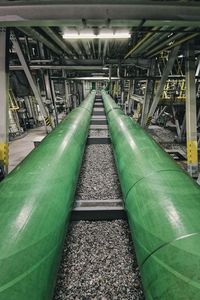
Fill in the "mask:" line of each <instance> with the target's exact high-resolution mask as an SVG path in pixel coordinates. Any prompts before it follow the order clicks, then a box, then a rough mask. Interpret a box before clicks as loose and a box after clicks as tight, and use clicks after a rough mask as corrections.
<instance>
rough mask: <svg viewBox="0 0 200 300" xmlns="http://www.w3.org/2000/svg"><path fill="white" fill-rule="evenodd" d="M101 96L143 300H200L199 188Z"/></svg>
mask: <svg viewBox="0 0 200 300" xmlns="http://www.w3.org/2000/svg"><path fill="white" fill-rule="evenodd" d="M102 96H103V101H104V106H105V110H106V113H107V119H108V125H109V131H110V136H111V140H112V146H113V151H114V156H115V162H116V166H117V170H118V174H119V178H120V182H121V187H122V192H123V198H124V204H125V209H126V211H127V215H128V220H129V224H130V229H131V233H132V237H133V240H134V243H135V249H136V254H137V259H138V264H139V267H140V271H141V276H142V282H143V286H144V292H145V296H146V299H147V300H149V299H159V300H160V299H167V300H169V299H170V300H175V299H176V300H179V299H181V300H189V299H192V300H194V299H198V300H199V299H200V273H199V270H200V187H199V186H198V185H197V184H196V182H195V181H193V179H192V178H190V177H189V176H188V174H186V173H185V172H184V171H183V170H182V169H181V168H180V167H179V166H178V165H177V164H176V163H175V162H174V161H173V160H172V159H171V158H170V156H169V155H168V154H167V153H166V152H165V151H163V150H162V149H161V147H160V146H159V145H158V144H157V143H156V142H155V141H154V140H153V139H152V138H151V137H150V136H149V135H148V134H147V133H146V132H145V131H144V130H143V129H142V128H141V127H140V126H139V125H138V124H136V123H135V122H133V120H132V119H131V118H129V117H128V116H126V115H125V114H124V113H123V112H122V111H121V110H120V109H119V107H118V108H117V107H116V103H115V102H114V101H113V99H112V98H111V97H110V96H109V95H108V94H107V93H106V92H105V91H102ZM111 107H113V109H111Z"/></svg>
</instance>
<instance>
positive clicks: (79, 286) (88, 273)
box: [54, 220, 144, 300]
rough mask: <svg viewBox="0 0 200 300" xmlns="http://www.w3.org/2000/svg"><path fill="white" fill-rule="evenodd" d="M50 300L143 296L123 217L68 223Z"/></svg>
mask: <svg viewBox="0 0 200 300" xmlns="http://www.w3.org/2000/svg"><path fill="white" fill-rule="evenodd" d="M64 249H65V250H64V252H63V257H62V263H61V267H60V270H59V275H58V279H57V286H56V291H55V296H54V300H65V299H77V300H78V299H80V300H81V299H85V300H86V299H97V300H98V299H101V300H108V299H112V300H113V299H115V300H117V299H119V300H121V299H123V300H126V299H127V300H131V299H137V300H141V299H144V296H143V292H142V287H141V283H140V277H139V271H138V267H137V262H136V258H135V253H134V250H133V245H132V242H131V238H130V233H129V229H128V225H127V222H126V221H121V220H116V221H110V222H106V221H104V222H102V221H98V222H87V221H81V222H78V223H72V224H71V226H70V229H69V238H68V241H66V242H65V247H64Z"/></svg>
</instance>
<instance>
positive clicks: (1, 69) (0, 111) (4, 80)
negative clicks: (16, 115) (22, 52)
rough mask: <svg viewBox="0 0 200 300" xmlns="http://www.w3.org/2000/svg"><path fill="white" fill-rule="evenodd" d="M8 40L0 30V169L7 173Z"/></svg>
mask: <svg viewBox="0 0 200 300" xmlns="http://www.w3.org/2000/svg"><path fill="white" fill-rule="evenodd" d="M8 38H9V34H8V31H7V29H5V28H0V164H1V166H0V168H1V170H0V171H1V173H2V171H3V170H2V168H3V169H4V172H5V173H7V172H8V109H9V107H8V102H9V98H8V97H9V96H8V57H7V56H8Z"/></svg>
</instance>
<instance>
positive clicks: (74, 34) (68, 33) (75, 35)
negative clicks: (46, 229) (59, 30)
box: [63, 29, 131, 40]
mask: <svg viewBox="0 0 200 300" xmlns="http://www.w3.org/2000/svg"><path fill="white" fill-rule="evenodd" d="M130 36H131V35H130V32H129V31H125V30H123V31H122V30H121V31H115V32H113V31H112V30H102V31H100V32H99V34H94V32H93V30H80V31H79V32H78V31H77V30H71V29H70V30H69V29H68V30H65V31H64V33H63V38H64V39H68V40H77V39H83V40H84V39H85V40H88V39H128V38H130Z"/></svg>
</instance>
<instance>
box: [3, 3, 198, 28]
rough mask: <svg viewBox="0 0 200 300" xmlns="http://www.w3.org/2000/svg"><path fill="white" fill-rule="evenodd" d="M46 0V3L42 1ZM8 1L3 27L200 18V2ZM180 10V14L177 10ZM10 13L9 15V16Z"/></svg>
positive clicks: (196, 19)
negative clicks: (84, 21)
mask: <svg viewBox="0 0 200 300" xmlns="http://www.w3.org/2000/svg"><path fill="white" fill-rule="evenodd" d="M28 2H29V3H28ZM42 2H43V3H42ZM57 2H58V3H53V2H52V1H34V5H33V4H31V3H30V1H20V3H19V4H18V3H16V1H14V2H11V1H9V2H8V1H7V2H5V3H4V4H1V5H0V24H2V23H3V26H5V25H6V26H16V25H17V24H20V25H23V26H24V25H26V26H38V24H40V26H43V25H44V26H57V25H58V24H59V25H62V24H64V23H65V22H66V20H69V19H70V20H80V19H102V20H105V19H111V20H119V19H120V20H122V19H123V20H124V19H126V20H162V22H163V20H180V21H182V22H183V21H199V15H200V5H199V3H197V2H195V3H193V4H189V3H180V1H173V3H170V4H169V3H168V1H167V3H166V2H158V1H151V3H150V2H149V1H139V0H138V1H134V2H133V1H130V0H125V1H121V0H115V1H107V0H101V1H96V0H87V1H86V0H84V1H81V0H76V1H69V0H68V1H65V3H64V2H63V1H57ZM177 12H178V13H177ZM5 16H6V18H5Z"/></svg>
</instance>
